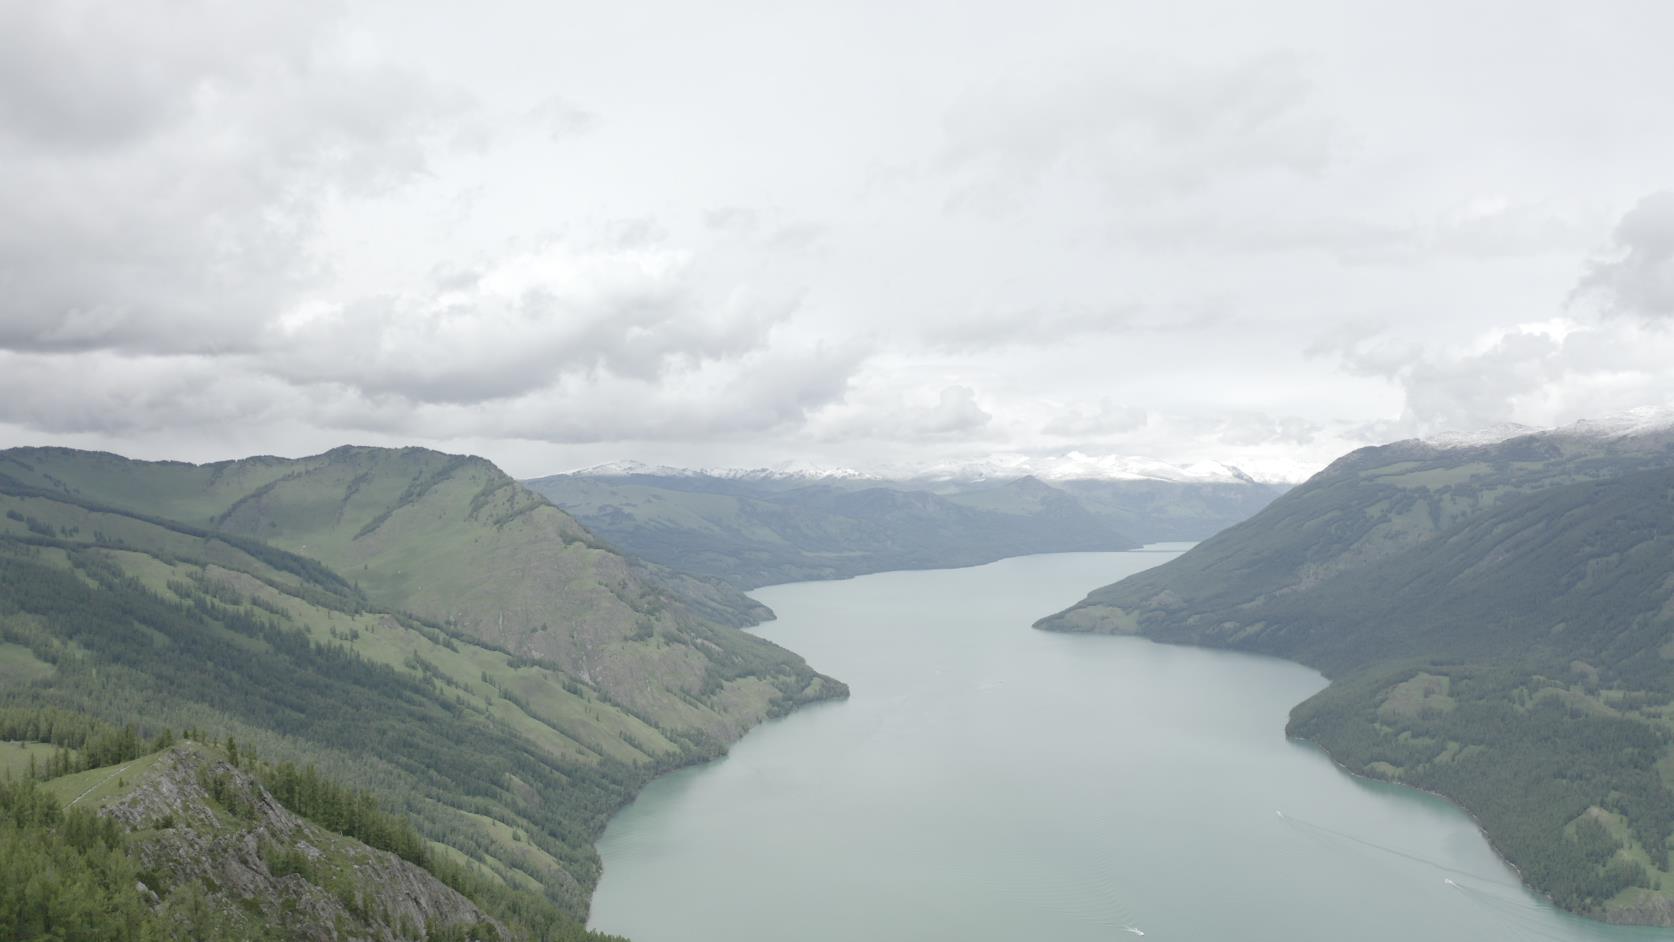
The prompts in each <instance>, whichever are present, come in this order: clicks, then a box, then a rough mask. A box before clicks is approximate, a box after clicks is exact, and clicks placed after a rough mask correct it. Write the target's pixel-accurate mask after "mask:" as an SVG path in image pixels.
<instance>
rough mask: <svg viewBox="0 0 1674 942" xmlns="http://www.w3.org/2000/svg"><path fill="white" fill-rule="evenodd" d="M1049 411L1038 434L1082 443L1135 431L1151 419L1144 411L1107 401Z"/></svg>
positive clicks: (1052, 407) (1059, 405)
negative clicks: (1087, 440)
mask: <svg viewBox="0 0 1674 942" xmlns="http://www.w3.org/2000/svg"><path fill="white" fill-rule="evenodd" d="M1050 408H1051V412H1050V415H1051V418H1049V419H1048V420H1047V422H1046V424H1045V425H1043V426H1041V431H1042V432H1045V433H1046V434H1048V435H1057V436H1061V437H1064V438H1073V439H1081V440H1085V439H1088V438H1097V437H1100V436H1105V435H1112V434H1121V433H1129V432H1134V431H1137V430H1139V429H1142V428H1144V427H1145V425H1146V423H1147V422H1148V421H1149V420H1150V417H1151V416H1150V413H1149V412H1147V411H1145V410H1144V409H1141V408H1139V407H1137V406H1127V405H1118V404H1116V403H1114V402H1111V401H1110V400H1109V399H1100V400H1099V401H1098V402H1097V403H1085V402H1075V403H1069V404H1052V405H1051V406H1050Z"/></svg>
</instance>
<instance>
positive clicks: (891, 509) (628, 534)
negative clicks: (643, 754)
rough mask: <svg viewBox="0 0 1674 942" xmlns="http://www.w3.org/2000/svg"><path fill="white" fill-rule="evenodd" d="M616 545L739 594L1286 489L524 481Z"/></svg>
mask: <svg viewBox="0 0 1674 942" xmlns="http://www.w3.org/2000/svg"><path fill="white" fill-rule="evenodd" d="M526 483H527V484H528V486H529V487H530V488H531V489H532V490H535V491H538V492H539V493H541V494H544V495H546V496H547V497H548V498H550V499H551V500H552V501H553V502H554V503H556V504H557V505H559V506H560V507H562V508H564V509H565V510H566V511H568V512H569V513H571V514H574V515H575V516H576V518H577V519H578V520H580V521H581V522H582V523H584V524H585V525H586V526H587V527H588V528H589V529H590V530H592V531H593V532H595V533H598V534H599V535H600V536H601V537H603V538H604V539H606V540H608V541H609V542H610V543H611V544H612V545H614V546H618V547H621V548H622V549H623V550H625V551H627V552H629V553H631V554H633V555H636V556H639V557H642V558H644V559H647V560H651V561H652V562H654V563H657V564H659V565H662V566H664V567H667V568H668V569H670V570H676V571H681V572H685V573H689V574H692V575H693V576H695V577H698V578H701V579H704V580H708V581H710V582H720V583H724V584H727V585H730V586H733V587H737V588H744V589H749V588H755V587H758V586H763V585H770V584H774V583H781V582H796V581H802V580H809V579H837V578H845V577H848V576H854V575H860V574H862V573H868V572H879V571H882V570H886V569H927V568H941V567H949V566H969V565H977V564H980V563H986V562H992V561H994V560H996V559H1000V558H1003V557H1006V556H1017V555H1023V554H1027V553H1046V552H1071V551H1082V550H1119V549H1128V548H1131V547H1134V546H1137V545H1140V544H1141V543H1146V542H1155V541H1159V540H1168V539H1196V538H1200V537H1202V536H1207V535H1208V534H1210V533H1213V532H1215V531H1216V530H1218V529H1220V528H1222V527H1224V526H1227V525H1229V524H1231V523H1234V522H1236V521H1237V520H1241V519H1243V518H1244V517H1246V516H1248V515H1249V514H1252V513H1254V512H1255V511H1256V510H1258V509H1260V508H1261V507H1262V506H1264V505H1265V504H1266V503H1267V502H1268V501H1270V500H1272V499H1273V497H1274V496H1276V495H1277V494H1279V493H1281V492H1282V490H1283V488H1282V486H1277V485H1265V484H1258V483H1255V482H1253V481H1249V480H1228V481H1198V482H1179V481H1165V480H1158V479H1151V478H1145V479H1131V480H1130V479H1116V480H1106V479H1071V480H1063V481H1055V482H1047V481H1044V480H1041V479H1040V478H1038V477H1035V476H1032V475H1017V474H1016V473H1015V472H1013V473H1011V474H1009V475H1007V476H1003V477H999V478H991V477H988V476H986V474H985V473H979V472H978V471H974V470H973V469H971V468H969V467H966V468H964V469H963V471H961V472H960V473H959V474H954V473H952V472H949V473H947V474H942V473H931V472H928V471H927V472H925V473H924V474H922V475H921V476H919V477H916V478H911V479H883V478H878V477H874V476H871V475H867V474H862V473H861V472H854V471H850V470H846V469H845V470H842V471H832V472H826V471H819V470H811V469H800V470H796V471H787V470H775V471H768V470H763V471H759V472H755V471H749V472H744V471H720V472H717V471H690V470H682V469H672V468H663V467H651V466H645V465H635V464H618V465H605V466H599V467H596V468H590V469H586V470H583V471H577V472H571V473H568V474H559V475H552V476H550V477H544V478H539V479H536V480H533V481H528V482H526Z"/></svg>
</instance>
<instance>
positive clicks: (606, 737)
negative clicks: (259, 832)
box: [0, 450, 843, 920]
mask: <svg viewBox="0 0 1674 942" xmlns="http://www.w3.org/2000/svg"><path fill="white" fill-rule="evenodd" d="M31 458H33V459H35V460H30V459H31ZM84 458H85V462H84V461H83V459H84ZM283 467H289V468H290V470H289V471H286V472H284V473H278V469H280V468H283ZM129 470H131V471H133V473H134V474H135V475H136V479H137V480H136V484H135V487H134V489H133V493H128V494H124V492H123V488H122V486H121V483H120V479H121V477H122V475H123V474H124V473H127V471H129ZM0 474H3V475H4V477H0V705H9V706H11V707H15V708H28V709H41V708H46V707H51V708H56V709H59V710H62V711H65V712H67V713H69V714H71V715H78V716H88V717H93V718H96V719H102V720H105V721H109V722H112V723H117V724H125V723H134V724H137V725H138V727H139V730H140V733H141V734H142V735H145V736H151V735H155V734H156V733H157V732H158V731H161V730H165V729H186V728H194V729H198V730H206V731H209V732H210V733H211V734H212V735H213V736H214V737H216V738H220V737H224V736H228V735H230V736H234V737H236V739H237V740H238V741H239V742H241V743H245V744H247V746H248V747H250V748H253V749H255V750H257V751H259V753H260V754H262V755H264V756H268V757H271V758H272V759H274V760H289V761H293V762H298V763H310V764H315V765H317V766H318V767H320V768H321V769H322V770H323V771H324V772H325V773H326V774H328V775H331V776H333V777H335V778H337V779H340V780H342V781H345V782H347V783H349V784H351V785H353V786H356V787H361V788H366V789H369V790H371V791H372V792H374V793H376V794H377V796H378V798H379V800H380V801H381V802H382V803H384V804H385V805H387V806H388V807H390V808H391V809H392V810H394V811H397V812H399V813H401V814H404V815H406V816H409V817H411V819H412V820H414V821H415V822H416V823H417V825H418V827H419V830H420V831H421V833H422V834H423V835H424V836H425V837H426V838H427V839H428V840H429V841H432V842H434V843H433V846H434V847H436V848H437V852H438V853H443V854H446V855H448V856H449V857H451V858H453V859H456V860H458V861H460V862H466V861H469V866H470V867H472V868H473V869H475V870H477V871H479V872H480V873H481V874H482V875H483V876H484V877H485V879H488V880H490V881H492V882H493V883H494V884H495V885H497V886H500V887H501V888H503V889H504V890H506V891H508V892H512V893H523V894H534V896H536V897H537V898H542V899H545V900H546V901H548V902H547V905H551V906H554V907H556V911H559V912H562V913H565V914H567V916H566V918H568V919H571V920H574V919H576V918H579V917H580V916H582V915H583V914H584V913H585V909H586V902H587V898H588V895H589V893H590V891H591V888H592V886H593V883H594V882H595V881H596V879H597V875H598V860H597V856H596V854H595V853H594V851H593V848H592V842H593V840H594V839H595V838H596V837H597V835H598V833H599V832H600V830H601V829H602V827H603V825H604V822H605V820H606V819H607V818H608V816H609V815H610V814H611V813H612V812H613V811H614V810H615V809H616V808H618V807H620V806H621V804H623V803H624V802H625V801H627V800H628V799H629V798H630V797H631V796H632V794H633V793H634V791H635V790H636V789H637V788H638V787H639V786H640V785H641V784H643V783H644V782H645V781H646V780H647V779H648V778H650V777H651V776H652V775H654V774H656V773H657V772H658V771H660V770H663V769H667V768H671V767H674V766H677V765H680V764H684V763H688V762H691V761H695V760H698V759H702V758H706V757H709V756H712V755H715V754H716V753H717V752H718V751H719V750H720V749H722V748H723V747H724V746H725V744H726V743H727V742H729V741H730V740H731V739H732V738H735V737H736V736H737V735H738V734H739V733H740V732H742V730H743V729H745V728H747V727H748V726H749V725H751V724H753V723H754V722H757V721H759V720H760V719H762V718H764V717H766V716H770V715H775V714H777V713H781V712H783V711H785V710H788V709H791V708H792V707H794V706H795V705H796V704H797V703H800V702H805V701H807V700H811V699H818V698H822V697H829V696H840V695H841V694H842V693H843V688H842V686H841V684H838V683H836V682H834V681H831V680H829V679H827V678H823V677H820V676H819V675H817V674H815V673H814V672H812V671H811V670H809V669H808V667H807V666H806V665H805V664H803V663H802V661H801V660H800V659H799V658H797V657H796V656H795V655H792V654H790V653H788V652H785V651H783V650H781V649H779V648H777V647H775V646H773V645H771V644H769V643H767V642H765V641H762V640H760V639H757V638H754V637H752V636H749V635H745V634H743V633H741V632H738V631H736V630H735V629H732V628H727V627H722V626H719V625H715V624H713V623H710V622H708V621H705V620H704V619H701V618H699V617H697V616H695V615H693V614H691V613H690V612H689V611H687V610H686V609H685V608H684V606H682V605H681V604H680V602H679V601H678V600H677V599H675V598H674V597H673V596H672V595H670V594H669V593H668V592H667V591H666V590H664V589H663V588H662V587H661V586H660V585H659V584H658V583H657V582H656V581H655V579H654V577H653V576H651V575H649V574H646V573H642V572H639V571H636V570H635V568H634V567H633V566H631V565H630V564H628V563H627V562H626V561H625V560H623V559H622V557H620V556H618V555H616V554H615V553H614V552H612V551H610V550H609V549H607V548H605V547H603V546H602V545H601V544H599V543H598V542H597V541H596V540H593V539H592V538H591V536H590V535H589V534H587V533H586V531H585V530H583V529H582V528H580V527H579V526H578V525H576V524H575V523H574V522H573V521H571V520H569V518H568V517H566V516H565V515H563V514H562V513H561V512H560V511H558V510H556V509H555V508H553V507H551V506H550V505H548V504H546V502H545V501H544V500H542V499H541V498H539V497H537V496H535V495H530V494H527V493H526V492H523V493H519V492H520V491H521V488H518V487H517V486H516V485H515V483H511V482H509V480H508V479H504V477H503V475H498V472H497V471H494V470H493V469H492V467H491V466H487V465H486V463H484V462H478V461H475V460H474V459H472V460H468V461H466V462H456V461H453V460H452V459H448V458H446V457H445V456H437V455H434V454H433V453H418V454H414V453H411V452H389V453H379V452H376V451H373V450H356V451H354V452H338V453H333V455H331V456H322V457H321V458H320V459H318V460H304V461H302V462H291V463H285V462H278V461H277V460H269V459H258V460H254V461H252V462H249V463H245V462H235V463H229V464H227V465H225V466H221V467H220V468H219V473H218V474H217V471H216V467H215V466H210V467H209V470H205V468H201V467H196V466H186V465H161V466H158V465H150V464H144V463H137V462H125V461H123V460H122V459H116V458H114V457H113V456H102V455H99V456H86V455H85V453H76V452H62V451H54V452H50V453H44V454H43V453H38V452H37V453H32V454H30V455H28V456H22V455H20V454H19V453H18V452H8V453H4V456H3V459H0ZM322 474H323V475H325V478H324V479H321V478H318V477H316V476H317V475H322ZM25 475H32V479H29V480H25ZM497 475H498V477H496V476H497ZM389 478H394V479H395V480H397V481H399V482H400V485H401V486H400V487H399V488H397V487H396V486H395V485H394V484H393V483H391V482H390V481H389V480H386V479H389ZM356 479H359V480H360V481H361V483H360V485H359V486H358V487H354V488H350V487H348V484H349V483H352V482H353V481H355V480H356ZM183 480H184V481H186V482H187V483H186V484H183V483H182V481H183ZM328 481H329V483H327V482H328ZM415 481H416V482H417V483H416V484H415V483H414V482H415ZM502 482H504V483H502ZM188 484H190V486H187V485H188ZM338 484H342V485H343V487H342V488H341V489H338V490H335V491H334V490H333V488H334V487H336V486H337V485H338ZM362 491H367V492H368V494H367V495H366V497H365V498H364V499H366V500H368V506H360V505H359V504H358V501H360V500H362V499H363V498H362V495H361V492H362ZM484 493H486V494H487V495H488V496H487V497H486V498H484V499H482V500H481V501H479V502H478V503H477V504H476V505H475V507H474V508H473V506H472V504H471V498H472V497H475V496H477V495H481V494H484ZM235 494H242V495H243V496H241V497H240V496H233V495H235ZM251 494H255V496H254V497H252V496H250V495H251ZM345 494H347V497H345ZM374 494H377V495H381V496H380V497H378V498H377V499H376V500H375V501H374V500H372V495H374ZM391 494H393V495H394V497H390V495H391ZM403 495H405V496H403ZM124 505H125V506H126V507H127V508H129V509H123V506H124ZM374 508H377V509H374ZM392 508H393V509H392ZM386 511H387V512H386ZM166 514H177V515H179V517H178V518H175V519H170V518H168V517H167V516H165V515H166ZM380 517H382V519H379V518H380ZM206 518H207V522H206ZM403 518H406V519H403ZM520 521H521V523H520ZM386 528H389V529H386ZM229 531H242V532H241V533H240V532H229ZM257 534H264V535H266V536H267V537H268V540H267V541H263V540H259V539H257V538H256V535H257ZM357 534H360V536H359V538H358V539H357V536H356V535H357ZM379 534H382V536H383V540H384V542H383V543H382V544H381V545H379V546H377V547H373V546H370V545H368V544H366V540H367V539H368V538H371V537H375V536H377V535H379ZM398 534H399V535H400V536H401V539H399V540H397V539H395V538H394V537H395V536H396V535H398ZM542 540H551V541H553V542H555V543H557V544H558V545H557V546H552V547H544V548H543V547H540V546H538V545H536V544H539V543H540V542H541V541H542ZM281 542H285V543H288V544H290V545H291V546H292V547H294V548H295V549H296V552H292V551H290V550H288V549H281V548H279V547H278V546H276V545H275V544H278V543H281ZM518 542H523V543H527V544H530V546H531V552H532V553H534V554H535V555H536V556H537V558H538V559H540V560H544V561H545V563H546V565H545V567H544V568H542V567H540V566H537V565H536V564H533V563H526V564H524V565H523V566H522V567H520V568H519V569H518V570H517V571H516V572H515V573H512V574H508V573H505V572H502V571H500V570H499V569H498V568H497V567H498V566H499V565H500V564H501V562H502V561H503V560H504V558H505V557H504V554H505V553H508V552H510V547H512V546H514V545H516V544H517V543H518ZM419 544H425V545H419ZM485 546H487V547H490V548H493V549H494V550H495V551H494V552H489V553H486V554H484V556H482V557H478V556H477V555H476V550H477V548H481V547H485ZM304 553H308V554H313V553H318V555H317V556H315V555H302V554H304ZM497 554H498V555H497ZM356 560H358V561H359V566H358V568H356V567H355V566H354V562H355V561H356ZM328 562H329V563H331V564H332V565H328V564H327V563H328ZM336 567H342V569H341V571H340V570H339V569H338V568H336ZM448 570H451V571H448ZM432 577H434V578H436V579H439V580H442V581H444V583H445V584H448V585H450V586H453V587H455V588H456V590H457V595H456V596H454V597H452V598H450V597H449V596H447V595H445V594H439V593H437V592H435V591H434V590H432V589H430V588H429V587H428V584H427V580H429V579H430V578H432ZM519 579H529V580H535V581H537V582H538V583H539V588H538V589H534V588H526V589H522V590H519V589H517V588H515V587H508V589H507V591H508V593H509V594H510V595H511V597H512V602H510V603H508V604H506V605H504V606H496V607H495V608H489V607H488V606H489V605H490V604H492V603H493V600H492V599H490V598H489V597H488V596H487V595H486V594H484V593H482V592H475V593H473V592H472V591H469V590H468V589H467V588H466V583H468V582H471V581H472V580H476V581H479V582H481V583H487V584H497V585H507V586H510V583H511V582H515V581H517V580H519ZM357 583H358V585H357ZM548 603H549V604H550V607H549V608H545V609H543V608H541V606H542V605H544V604H548ZM502 613H503V617H504V618H505V620H506V627H505V628H504V629H501V628H500V618H501V617H502ZM537 618H539V619H541V622H539V623H533V622H534V621H535V619H537ZM532 623H533V624H532ZM18 738H29V737H18ZM0 748H3V747H0Z"/></svg>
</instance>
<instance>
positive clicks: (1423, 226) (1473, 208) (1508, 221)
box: [1111, 196, 1593, 265]
mask: <svg viewBox="0 0 1674 942" xmlns="http://www.w3.org/2000/svg"><path fill="white" fill-rule="evenodd" d="M1592 231H1593V228H1592V226H1590V225H1588V224H1587V220H1583V219H1576V218H1573V217H1572V216H1571V215H1570V214H1568V213H1566V212H1564V211H1563V210H1561V209H1559V208H1558V207H1554V206H1551V205H1547V204H1544V203H1521V202H1514V201H1511V200H1508V199H1506V198H1503V197H1497V196H1492V197H1482V198H1477V199H1472V200H1469V201H1466V202H1464V203H1462V204H1460V205H1457V206H1453V207H1450V208H1447V209H1445V210H1443V211H1440V212H1438V213H1436V214H1434V215H1433V216H1431V217H1430V218H1428V219H1417V220H1415V219H1411V218H1398V219H1380V218H1376V217H1374V216H1370V215H1365V216H1353V215H1344V214H1338V215H1307V214H1304V215H1295V214H1283V213H1281V214H1275V213H1273V212H1271V211H1264V212H1262V213H1261V214H1259V215H1256V214H1247V213H1245V212H1240V211H1237V210H1215V209H1209V210H1193V211H1189V212H1178V213H1170V214H1164V215H1158V216H1151V217H1134V218H1128V219H1122V220H1118V221H1116V222H1115V223H1113V224H1112V226H1111V232H1112V236H1113V238H1114V239H1115V240H1116V241H1117V242H1118V243H1120V244H1122V245H1126V246H1131V247H1134V248H1139V249H1144V250H1147V251H1159V250H1160V251H1168V252H1190V253H1226V254H1250V255H1274V254H1283V253H1297V252H1301V253H1318V254H1321V255H1324V256H1327V257H1330V258H1334V259H1336V260H1338V261H1341V262H1343V263H1345V264H1349V265H1415V264H1419V263H1422V262H1425V261H1428V260H1431V259H1437V258H1463V259H1474V260H1493V259H1506V258H1519V257H1529V256H1541V255H1562V254H1568V253H1572V252H1574V251H1575V250H1576V249H1577V248H1578V247H1579V246H1580V245H1582V244H1584V242H1585V240H1586V238H1587V237H1588V234H1589V233H1591V232H1592Z"/></svg>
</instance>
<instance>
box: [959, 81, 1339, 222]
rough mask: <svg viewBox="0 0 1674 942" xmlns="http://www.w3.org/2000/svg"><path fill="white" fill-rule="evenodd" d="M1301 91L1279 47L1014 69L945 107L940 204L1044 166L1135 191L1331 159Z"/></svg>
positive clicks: (1302, 84) (1012, 191) (978, 195)
mask: <svg viewBox="0 0 1674 942" xmlns="http://www.w3.org/2000/svg"><path fill="white" fill-rule="evenodd" d="M1311 99H1312V84H1311V82H1310V80H1309V78H1308V77H1307V76H1306V75H1305V74H1304V72H1303V70H1302V68H1301V65H1300V63H1299V62H1298V61H1297V60H1296V59H1294V58H1290V57H1285V56H1269V57H1263V58H1258V59H1252V60H1248V61H1245V62H1241V63H1238V64H1234V65H1231V66H1223V67H1212V68H1190V67H1185V66H1180V65H1168V64H1158V63H1138V62H1135V63H1133V64H1131V65H1129V66H1128V67H1126V68H1125V69H1124V70H1121V71H1112V70H1109V69H1106V70H1105V71H1102V72H1099V73H1094V74H1083V75H1072V76H1069V77H1065V78H1048V79H1045V80H1029V79H1013V80H1010V81H1006V82H1002V83H998V84H995V85H992V86H990V87H988V88H985V89H982V90H980V91H975V92H972V93H971V94H969V95H967V96H966V97H965V99H964V100H963V101H962V102H960V104H959V105H958V106H956V107H955V108H954V109H953V110H952V111H951V112H950V113H949V114H948V116H947V119H946V121H945V127H944V130H945V144H944V147H943V150H942V153H941V156H940V159H939V161H938V165H939V167H940V169H941V170H942V171H943V172H945V173H948V174H951V175H952V176H953V178H954V179H955V181H956V184H955V192H954V196H953V197H952V199H951V203H950V205H952V206H954V207H961V206H974V207H978V208H982V207H988V208H993V207H995V206H1003V205H1004V204H1005V203H1006V202H1007V201H1009V200H1011V199H1013V198H1015V196H1016V190H1017V188H1019V187H1027V186H1030V185H1032V184H1034V183H1035V182H1036V181H1038V180H1040V179H1042V178H1043V177H1046V176H1048V175H1053V174H1064V175H1069V176H1080V177H1086V178H1091V179H1092V180H1094V181H1096V182H1098V183H1100V184H1102V185H1104V186H1105V187H1107V188H1109V189H1111V190H1112V191H1114V192H1117V193H1120V194H1122V195H1123V196H1126V197H1136V198H1145V197H1146V196H1147V194H1148V193H1150V191H1155V190H1160V191H1162V192H1165V193H1186V192H1192V191H1197V190H1201V189H1204V188H1206V187H1208V186H1211V185H1212V184H1214V183H1215V182H1216V181H1217V180H1218V179H1220V178H1222V177H1226V176H1237V175H1244V174H1250V173H1259V172H1264V171H1279V172H1283V173H1288V174H1299V175H1305V176H1311V175H1314V174H1317V173H1319V172H1320V171H1321V170H1323V169H1324V167H1325V166H1326V165H1327V164H1328V163H1329V162H1330V160H1331V156H1332V148H1333V138H1334V134H1335V131H1334V125H1333V122H1332V121H1330V120H1329V119H1327V118H1325V117H1322V116H1320V115H1319V114H1317V113H1316V112H1315V111H1314V110H1313V108H1312V102H1311ZM1152 195H1155V194H1152Z"/></svg>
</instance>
